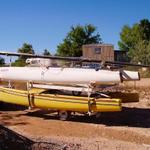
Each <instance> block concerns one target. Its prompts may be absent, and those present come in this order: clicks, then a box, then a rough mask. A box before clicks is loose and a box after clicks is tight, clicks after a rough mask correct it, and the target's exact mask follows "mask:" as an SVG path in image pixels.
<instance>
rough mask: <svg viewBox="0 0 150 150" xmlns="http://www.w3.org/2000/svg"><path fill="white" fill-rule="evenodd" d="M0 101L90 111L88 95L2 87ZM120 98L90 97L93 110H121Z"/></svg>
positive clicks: (47, 107)
mask: <svg viewBox="0 0 150 150" xmlns="http://www.w3.org/2000/svg"><path fill="white" fill-rule="evenodd" d="M0 101H2V102H6V103H12V104H18V105H24V106H30V107H36V108H42V109H55V110H65V111H75V112H88V110H89V104H88V98H87V97H81V96H68V95H57V94H43V93H40V92H39V91H36V92H35V91H34V92H33V91H31V92H30V93H29V92H28V91H22V90H15V89H9V88H3V87H0ZM121 108H122V107H121V100H120V99H109V98H97V99H95V98H90V110H91V111H92V112H114V111H121Z"/></svg>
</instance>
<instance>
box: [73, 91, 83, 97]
mask: <svg viewBox="0 0 150 150" xmlns="http://www.w3.org/2000/svg"><path fill="white" fill-rule="evenodd" d="M72 94H73V96H79V95H81V92H78V91H72Z"/></svg>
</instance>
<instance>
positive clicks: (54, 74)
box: [0, 67, 139, 84]
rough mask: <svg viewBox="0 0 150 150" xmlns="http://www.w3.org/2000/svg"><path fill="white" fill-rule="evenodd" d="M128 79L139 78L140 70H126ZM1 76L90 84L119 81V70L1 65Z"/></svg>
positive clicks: (17, 79) (31, 80)
mask: <svg viewBox="0 0 150 150" xmlns="http://www.w3.org/2000/svg"><path fill="white" fill-rule="evenodd" d="M126 74H127V75H128V76H129V77H130V78H129V79H126V80H138V79H139V74H138V72H131V71H126ZM0 78H1V79H3V80H15V81H25V82H28V81H29V82H43V83H63V84H73V83H75V84H90V83H98V84H100V83H110V82H112V83H118V82H120V73H119V71H109V70H98V71H96V70H94V69H83V68H52V67H50V68H45V67H44V68H42V67H1V68H0Z"/></svg>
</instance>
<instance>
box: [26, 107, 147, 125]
mask: <svg viewBox="0 0 150 150" xmlns="http://www.w3.org/2000/svg"><path fill="white" fill-rule="evenodd" d="M25 115H28V116H32V117H40V118H43V119H54V120H56V119H58V117H57V115H56V114H53V113H51V112H50V111H45V110H37V111H34V112H28V113H26V114H25ZM69 121H72V122H83V123H94V124H104V125H106V126H129V127H140V128H150V109H148V108H147V109H145V108H129V107H123V110H122V112H111V113H102V114H101V116H100V117H99V118H96V117H95V116H91V117H89V116H83V115H73V116H72V117H71V118H70V119H69Z"/></svg>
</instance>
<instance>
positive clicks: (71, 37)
mask: <svg viewBox="0 0 150 150" xmlns="http://www.w3.org/2000/svg"><path fill="white" fill-rule="evenodd" d="M95 32H96V27H95V26H93V25H91V24H88V25H85V26H81V25H77V26H75V27H74V26H72V27H71V31H70V32H69V33H68V34H67V36H66V37H65V39H64V40H63V43H61V44H59V45H58V46H57V55H60V56H74V57H79V56H82V45H84V44H95V43H101V42H102V40H101V38H100V34H99V33H95Z"/></svg>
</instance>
